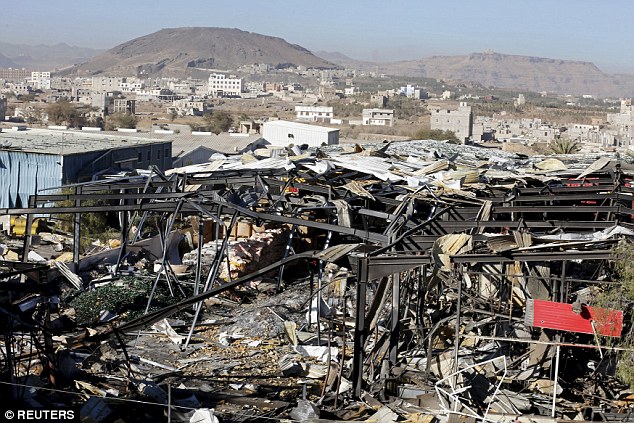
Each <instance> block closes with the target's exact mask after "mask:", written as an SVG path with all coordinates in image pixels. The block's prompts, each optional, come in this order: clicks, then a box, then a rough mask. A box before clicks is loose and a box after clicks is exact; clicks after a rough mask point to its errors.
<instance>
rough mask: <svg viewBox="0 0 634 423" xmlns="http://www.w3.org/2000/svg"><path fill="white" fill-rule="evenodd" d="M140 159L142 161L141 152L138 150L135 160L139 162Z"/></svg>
mask: <svg viewBox="0 0 634 423" xmlns="http://www.w3.org/2000/svg"><path fill="white" fill-rule="evenodd" d="M142 161H143V153H141V152H140V151H139V154H138V155H137V162H139V163H141V162H142Z"/></svg>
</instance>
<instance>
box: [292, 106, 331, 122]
mask: <svg viewBox="0 0 634 423" xmlns="http://www.w3.org/2000/svg"><path fill="white" fill-rule="evenodd" d="M295 114H296V116H295V118H296V119H297V120H299V121H305V122H322V123H330V120H331V119H332V118H333V117H334V116H333V108H332V107H323V106H321V107H316V106H295Z"/></svg>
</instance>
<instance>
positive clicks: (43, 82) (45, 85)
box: [29, 72, 51, 90]
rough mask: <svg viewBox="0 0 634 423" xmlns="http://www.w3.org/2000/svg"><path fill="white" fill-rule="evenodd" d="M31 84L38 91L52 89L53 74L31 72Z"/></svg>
mask: <svg viewBox="0 0 634 423" xmlns="http://www.w3.org/2000/svg"><path fill="white" fill-rule="evenodd" d="M29 84H31V86H32V87H33V88H34V89H36V90H50V89H51V73H50V72H31V79H29Z"/></svg>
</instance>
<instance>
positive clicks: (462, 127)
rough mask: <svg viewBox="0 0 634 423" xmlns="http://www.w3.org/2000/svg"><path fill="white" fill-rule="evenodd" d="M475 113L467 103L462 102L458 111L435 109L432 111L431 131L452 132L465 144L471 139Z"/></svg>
mask: <svg viewBox="0 0 634 423" xmlns="http://www.w3.org/2000/svg"><path fill="white" fill-rule="evenodd" d="M472 128H473V113H472V112H471V107H470V106H467V103H465V102H461V103H460V106H459V107H458V110H450V109H433V110H432V111H431V129H440V130H442V131H452V132H453V133H454V134H456V137H458V139H459V140H460V141H462V142H463V143H464V142H465V141H466V140H468V139H469V137H471V134H472Z"/></svg>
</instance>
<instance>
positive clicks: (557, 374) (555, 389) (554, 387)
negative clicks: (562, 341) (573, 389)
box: [551, 345, 561, 418]
mask: <svg viewBox="0 0 634 423" xmlns="http://www.w3.org/2000/svg"><path fill="white" fill-rule="evenodd" d="M560 348H561V347H560V346H559V345H557V352H556V354H557V355H556V356H555V379H554V381H553V411H552V414H551V417H552V418H555V403H556V401H557V379H558V378H559V349H560Z"/></svg>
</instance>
